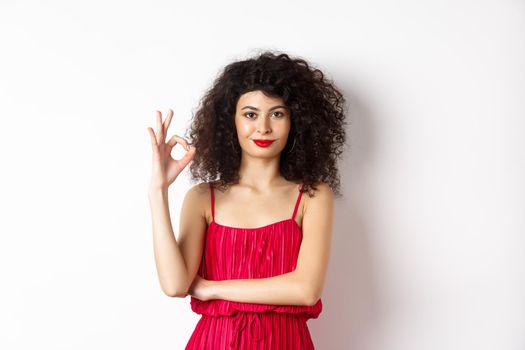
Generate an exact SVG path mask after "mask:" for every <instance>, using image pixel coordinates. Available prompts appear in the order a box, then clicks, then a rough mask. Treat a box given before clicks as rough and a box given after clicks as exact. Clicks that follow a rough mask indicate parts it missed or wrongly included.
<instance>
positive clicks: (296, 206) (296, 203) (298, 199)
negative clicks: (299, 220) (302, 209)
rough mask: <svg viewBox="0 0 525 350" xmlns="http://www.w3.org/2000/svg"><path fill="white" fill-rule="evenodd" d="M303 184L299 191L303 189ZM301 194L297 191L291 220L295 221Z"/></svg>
mask: <svg viewBox="0 0 525 350" xmlns="http://www.w3.org/2000/svg"><path fill="white" fill-rule="evenodd" d="M303 186H304V184H301V190H302V189H303ZM302 195H303V192H301V191H300V190H299V195H298V196H297V201H296V202H295V208H294V210H293V214H292V219H295V214H297V208H299V203H300V202H301V196H302Z"/></svg>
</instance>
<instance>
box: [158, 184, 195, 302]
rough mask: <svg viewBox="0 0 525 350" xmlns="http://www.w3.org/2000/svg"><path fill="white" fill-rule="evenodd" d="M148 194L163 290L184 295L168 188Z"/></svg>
mask: <svg viewBox="0 0 525 350" xmlns="http://www.w3.org/2000/svg"><path fill="white" fill-rule="evenodd" d="M148 197H149V203H150V207H151V218H152V228H153V250H154V254H155V264H156V267H157V274H158V277H159V281H160V285H161V288H162V291H163V292H164V293H165V294H166V295H169V296H183V295H184V294H185V293H186V290H187V287H188V286H187V284H188V281H187V279H188V278H187V268H186V263H185V262H184V257H183V256H182V254H181V251H180V249H179V246H178V244H177V240H176V239H175V234H174V232H173V227H172V224H171V218H170V212H169V204H168V189H167V188H165V189H150V191H149V193H148Z"/></svg>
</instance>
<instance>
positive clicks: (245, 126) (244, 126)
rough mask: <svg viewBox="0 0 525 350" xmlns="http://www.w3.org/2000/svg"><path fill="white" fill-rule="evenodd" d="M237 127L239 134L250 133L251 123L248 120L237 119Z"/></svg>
mask: <svg viewBox="0 0 525 350" xmlns="http://www.w3.org/2000/svg"><path fill="white" fill-rule="evenodd" d="M235 127H236V128H237V134H239V135H249V134H250V133H251V132H252V131H251V125H250V124H249V123H246V122H242V121H236V122H235Z"/></svg>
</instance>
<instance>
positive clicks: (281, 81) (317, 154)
mask: <svg viewBox="0 0 525 350" xmlns="http://www.w3.org/2000/svg"><path fill="white" fill-rule="evenodd" d="M255 90H259V91H262V92H263V93H264V94H265V95H266V96H271V97H280V98H282V99H283V101H284V102H285V104H286V106H287V107H288V108H289V110H290V116H291V126H290V132H289V137H288V142H287V144H286V146H285V148H284V149H283V151H282V152H281V155H280V162H279V163H280V164H279V170H280V173H281V175H282V176H283V177H284V178H285V179H286V180H288V181H294V182H302V183H304V188H303V192H308V193H309V194H310V195H311V193H310V191H311V190H316V189H317V188H316V187H315V184H317V183H319V182H325V183H327V184H328V185H329V186H330V188H331V189H332V191H333V193H334V194H335V195H336V196H340V195H341V193H340V179H339V170H338V168H337V160H338V158H339V157H340V156H341V154H342V153H343V146H344V144H345V141H346V134H345V125H346V122H345V99H344V97H343V95H342V93H341V92H340V91H339V90H338V89H337V88H336V86H335V85H334V83H333V82H332V81H330V80H329V79H328V78H326V77H325V75H324V74H323V72H321V71H320V70H319V69H317V68H315V67H313V66H312V64H309V63H308V62H306V61H305V60H304V59H301V58H297V57H295V58H292V57H290V56H289V55H287V54H285V53H282V52H276V53H273V52H271V51H265V52H262V53H260V54H258V55H257V56H255V57H253V58H250V59H247V60H242V61H236V62H233V63H230V64H228V65H227V66H226V67H224V69H223V71H222V72H220V74H219V75H218V76H217V77H216V79H215V81H214V83H213V85H212V86H211V88H210V89H209V90H208V91H207V92H206V93H205V95H204V96H203V97H202V99H201V100H200V102H199V106H198V109H197V111H196V112H195V113H194V115H193V118H192V121H191V125H190V130H189V139H190V140H191V144H193V145H194V146H195V148H196V153H195V155H194V158H193V161H192V162H191V164H190V173H191V178H192V180H201V181H204V182H210V181H211V182H214V183H215V186H217V187H218V188H221V189H224V188H227V187H228V186H230V185H232V184H237V183H238V182H239V168H240V162H241V147H240V145H239V142H238V139H237V132H236V128H235V119H234V118H235V111H236V106H237V102H238V100H239V97H240V96H241V95H242V94H244V93H246V92H250V91H255ZM224 145H227V147H224ZM292 146H293V149H292V151H291V152H290V149H291V148H292Z"/></svg>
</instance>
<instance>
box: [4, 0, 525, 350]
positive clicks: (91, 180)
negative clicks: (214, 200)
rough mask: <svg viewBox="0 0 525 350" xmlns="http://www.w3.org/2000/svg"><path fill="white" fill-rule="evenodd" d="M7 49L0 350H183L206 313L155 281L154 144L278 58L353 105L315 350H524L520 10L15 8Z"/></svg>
mask: <svg viewBox="0 0 525 350" xmlns="http://www.w3.org/2000/svg"><path fill="white" fill-rule="evenodd" d="M0 40H1V41H0V48H1V54H0V117H1V126H0V132H1V137H0V152H1V158H0V159H1V168H2V170H1V172H0V176H1V181H0V190H1V192H0V194H1V195H0V200H1V206H2V207H1V214H0V216H1V219H0V233H1V236H0V269H1V271H0V278H1V280H0V281H1V282H0V283H1V288H0V310H1V311H0V348H2V349H9V350H17V349H50V350H51V349H52V350H62V349H74V350H84V349H97V350H102V349H133V350H135V349H183V347H184V345H185V344H186V342H187V341H188V339H189V337H190V334H191V332H192V331H193V329H194V327H195V325H196V323H197V320H198V318H199V316H198V315H196V314H194V313H193V312H192V311H191V309H190V304H189V302H190V299H189V297H187V298H185V299H180V298H170V297H167V296H166V295H164V294H163V293H162V291H161V289H160V285H159V282H158V278H157V273H156V269H155V261H154V256H153V242H152V231H151V217H150V208H149V203H148V199H147V188H148V184H149V178H150V172H151V147H150V139H149V134H148V132H147V127H148V126H155V110H157V109H158V110H161V111H162V112H163V114H164V115H165V114H166V112H167V111H168V108H173V110H174V111H175V115H174V120H173V122H172V125H171V126H170V133H169V136H171V135H173V134H174V133H177V134H179V135H183V134H184V132H185V131H186V128H187V127H188V126H189V122H190V120H191V117H192V113H193V112H194V110H195V109H196V107H197V105H198V102H199V99H200V98H201V97H202V95H203V93H204V92H205V90H206V89H207V88H208V87H209V86H210V84H211V83H212V81H213V79H214V78H215V77H216V76H217V74H218V73H219V71H220V70H221V69H222V67H224V66H225V65H226V64H228V63H230V62H233V61H234V60H237V59H244V58H247V57H249V56H252V55H254V54H256V53H258V52H260V51H261V50H264V49H271V50H282V51H285V52H287V53H289V54H291V55H294V56H299V57H302V58H305V59H307V60H308V61H309V62H311V63H312V64H313V65H314V66H315V67H317V68H320V69H322V70H323V71H324V72H325V73H326V75H327V76H328V77H329V78H331V79H334V80H335V82H336V84H337V85H338V86H339V87H340V88H341V90H342V91H343V92H344V94H345V96H346V98H347V100H348V112H349V114H348V120H349V122H350V123H351V125H349V126H348V147H347V151H346V153H345V156H344V158H343V159H342V160H341V163H340V167H341V175H342V177H341V182H342V191H343V197H342V198H338V199H336V205H335V208H336V210H335V213H334V235H333V242H332V255H331V260H330V267H329V271H328V276H327V280H326V285H325V288H324V291H323V297H322V298H323V304H324V309H323V312H322V314H321V315H320V316H319V318H318V319H311V320H309V321H308V325H309V328H310V331H311V333H312V337H313V340H314V343H315V345H316V348H318V349H355V350H421V349H425V350H471V349H472V350H474V349H475V350H494V349H498V350H522V349H524V348H525V339H524V335H523V334H525V333H524V329H525V254H524V253H525V249H524V248H525V237H524V233H525V215H524V213H525V191H524V190H525V185H524V179H525V138H524V137H523V135H524V132H525V119H524V117H525V115H524V112H525V98H524V97H525V83H524V81H525V69H524V67H525V4H524V3H523V2H522V1H517V0H516V1H510V0H509V1H501V0H498V1H496V0H494V1H474V0H471V1H468V0H454V1H451V0H449V1H443V0H441V1H415V0H414V1H408V0H402V1H385V0H382V1H363V0H361V1H339V2H335V1H265V2H245V1H198V2H193V3H191V4H190V3H182V2H175V1H147V2H146V1H143V2H133V1H132V2H129V1H89V2H88V1H85V2H72V1H14V0H13V1H8V0H3V1H2V2H1V3H0ZM182 154H183V150H182V148H181V147H180V146H177V147H176V148H175V150H174V152H173V155H174V157H176V158H180V157H181V156H182ZM187 170H188V169H187V168H186V169H185V170H184V172H183V173H182V174H181V176H180V177H179V178H178V179H177V180H176V182H175V183H174V185H172V186H171V187H170V192H169V193H170V209H171V215H172V221H173V225H174V229H175V232H176V233H177V232H178V224H179V213H180V207H181V204H182V199H183V196H184V194H185V192H186V191H187V190H188V189H189V187H190V186H191V185H192V183H191V181H190V178H189V172H188V171H187Z"/></svg>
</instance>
